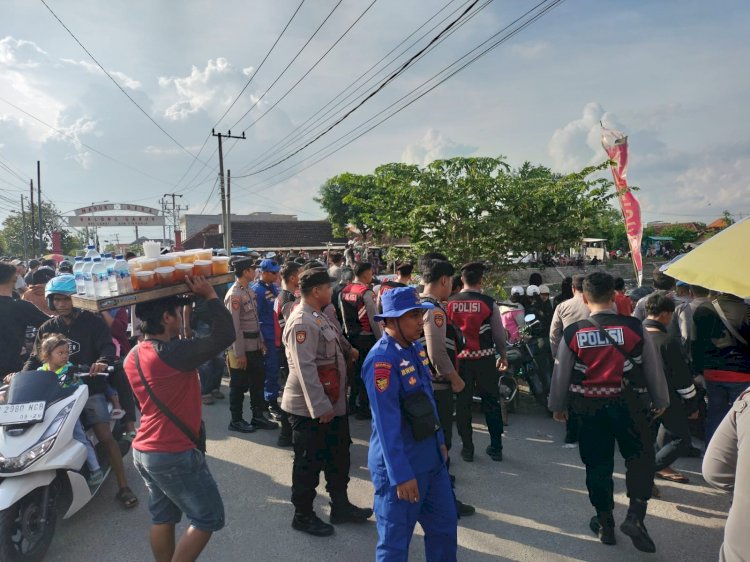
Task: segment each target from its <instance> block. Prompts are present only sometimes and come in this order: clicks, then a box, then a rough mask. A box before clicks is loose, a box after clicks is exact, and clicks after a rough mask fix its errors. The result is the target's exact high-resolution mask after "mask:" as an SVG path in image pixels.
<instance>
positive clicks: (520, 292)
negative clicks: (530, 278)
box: [510, 285, 523, 296]
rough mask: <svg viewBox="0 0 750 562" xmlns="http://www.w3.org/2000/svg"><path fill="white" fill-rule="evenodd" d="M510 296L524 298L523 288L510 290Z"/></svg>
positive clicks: (516, 287)
mask: <svg viewBox="0 0 750 562" xmlns="http://www.w3.org/2000/svg"><path fill="white" fill-rule="evenodd" d="M510 294H511V295H519V296H523V287H521V286H520V285H516V286H515V287H512V288H511V290H510Z"/></svg>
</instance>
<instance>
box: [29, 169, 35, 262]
mask: <svg viewBox="0 0 750 562" xmlns="http://www.w3.org/2000/svg"><path fill="white" fill-rule="evenodd" d="M29 197H30V199H29V201H30V202H31V204H30V210H31V229H30V230H31V252H30V253H29V257H32V258H33V257H34V256H35V255H36V250H35V249H34V248H35V246H36V238H35V236H34V180H29Z"/></svg>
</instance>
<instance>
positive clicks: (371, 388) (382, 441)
mask: <svg viewBox="0 0 750 562" xmlns="http://www.w3.org/2000/svg"><path fill="white" fill-rule="evenodd" d="M428 365H429V360H428V358H427V353H426V352H425V350H424V348H423V347H422V345H421V344H419V343H417V342H415V343H413V344H411V345H410V346H409V347H407V348H404V347H401V345H399V343H398V342H397V341H396V340H395V339H393V338H392V337H391V336H389V335H388V334H387V333H383V337H381V338H380V340H378V342H377V343H376V344H375V346H374V347H373V348H372V349H371V350H370V353H368V354H367V358H366V359H365V362H364V364H363V366H362V379H363V380H364V383H365V387H366V388H367V395H368V396H369V397H370V408H371V409H372V435H371V437H370V451H369V455H368V468H369V469H370V474H371V475H372V481H373V485H374V486H375V489H376V490H377V489H378V488H380V487H381V486H382V485H384V484H385V483H386V482H387V483H388V484H389V485H390V486H396V485H398V484H402V483H404V482H407V481H409V480H411V479H413V478H415V477H416V476H417V475H418V474H422V473H425V472H431V471H433V470H436V469H438V468H440V467H441V466H442V464H443V462H444V460H443V455H442V453H441V452H440V445H442V444H443V443H444V442H445V440H444V437H443V432H442V430H439V431H438V432H436V433H435V435H434V436H432V437H428V438H426V439H422V440H421V441H417V440H415V439H414V437H413V435H412V431H411V427H410V426H409V424H408V422H407V421H406V418H405V417H404V415H403V412H402V411H401V399H402V398H403V397H405V396H408V395H409V394H410V393H414V392H420V391H421V392H424V393H425V394H427V396H428V397H429V398H430V402H432V407H433V410H434V411H435V419H438V415H437V407H436V406H435V399H434V397H433V394H432V383H431V378H430V371H429V367H428Z"/></svg>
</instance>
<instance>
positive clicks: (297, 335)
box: [294, 330, 307, 343]
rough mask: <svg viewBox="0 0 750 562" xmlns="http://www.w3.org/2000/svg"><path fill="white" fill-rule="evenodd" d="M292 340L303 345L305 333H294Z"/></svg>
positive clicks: (301, 331)
mask: <svg viewBox="0 0 750 562" xmlns="http://www.w3.org/2000/svg"><path fill="white" fill-rule="evenodd" d="M294 338H295V339H296V340H297V343H305V340H306V339H307V332H305V331H304V330H300V331H298V332H295V333H294Z"/></svg>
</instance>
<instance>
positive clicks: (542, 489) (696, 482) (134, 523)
mask: <svg viewBox="0 0 750 562" xmlns="http://www.w3.org/2000/svg"><path fill="white" fill-rule="evenodd" d="M223 390H224V391H225V392H226V391H227V388H226V386H225V387H224V388H223ZM529 407H530V408H531V410H529V411H526V412H525V413H521V414H513V415H511V418H510V424H509V426H508V427H507V428H506V434H505V441H504V444H505V448H504V456H505V460H504V461H503V462H501V463H497V462H493V461H491V460H490V459H489V458H488V457H487V456H486V455H484V453H483V451H484V448H485V446H486V445H487V444H488V441H489V438H488V435H487V433H486V428H485V426H484V421H483V417H482V416H481V414H480V413H475V415H474V428H475V432H476V434H477V435H476V437H475V444H476V449H477V455H476V458H475V461H474V462H473V463H466V462H463V461H462V460H461V459H460V457H459V456H458V455H457V454H454V455H453V456H454V457H455V458H454V459H453V464H452V469H453V473H454V474H455V475H456V479H457V480H456V492H457V496H458V497H459V499H461V500H462V501H464V502H466V503H471V504H473V505H474V506H476V508H477V513H476V514H475V515H474V516H472V517H467V518H464V519H462V520H460V521H459V529H458V543H459V550H458V558H459V560H466V561H476V562H482V561H490V560H492V561H506V560H508V561H534V562H539V561H577V560H586V561H610V560H617V561H623V562H628V561H635V560H654V561H657V560H659V561H661V560H663V561H669V562H675V561H700V562H708V561H712V560H717V559H718V551H719V546H720V544H721V540H722V533H723V526H724V522H725V519H726V513H727V510H728V509H729V504H730V498H729V497H728V496H727V495H726V494H724V493H721V492H719V491H717V490H714V489H712V488H710V487H709V486H708V485H707V484H706V483H705V482H704V480H703V478H702V477H701V475H700V460H699V459H681V460H680V461H678V462H677V463H676V464H675V468H677V469H679V470H680V471H682V472H683V473H684V474H686V475H688V476H689V477H690V480H691V482H690V484H688V485H678V484H672V483H666V482H659V486H660V488H661V490H662V499H660V500H653V501H651V502H650V503H649V513H648V517H647V519H646V525H647V527H648V529H649V531H650V533H651V535H652V537H653V538H654V540H655V542H656V545H657V552H656V554H644V553H641V552H638V551H637V550H635V548H634V547H633V546H632V544H631V542H630V540H629V539H628V538H627V537H626V536H624V535H623V534H622V533H620V532H619V530H618V534H617V540H618V544H617V546H614V547H610V546H604V545H602V544H601V543H600V542H599V541H598V539H596V538H595V537H594V536H593V535H592V534H591V533H590V531H589V530H588V521H589V519H590V517H591V515H592V514H593V512H592V508H591V506H590V504H589V501H588V496H587V494H586V487H585V482H584V475H585V472H584V469H583V466H582V464H581V461H580V458H579V455H578V450H577V449H563V448H562V446H561V445H562V438H563V434H564V428H563V427H562V426H561V425H560V424H557V423H555V422H554V421H552V420H551V419H549V418H548V417H547V416H545V415H544V413H543V412H542V411H540V410H536V409H535V407H534V406H529ZM204 419H205V420H206V424H207V428H208V436H209V441H208V456H209V459H208V463H209V466H210V469H211V471H212V473H213V474H214V477H215V478H216V480H217V482H218V484H219V488H220V490H221V492H222V496H223V498H224V504H225V509H226V527H225V528H224V529H223V530H222V531H220V532H218V533H216V534H215V535H214V536H213V538H212V540H211V542H210V543H209V545H208V547H207V548H206V550H205V551H204V554H203V556H202V558H201V560H207V561H221V562H231V561H255V560H259V561H260V560H262V561H274V560H283V561H296V560H299V561H303V560H304V561H310V560H314V561H317V560H337V561H340V562H348V561H358V562H359V561H365V560H372V559H373V558H374V549H375V543H376V541H377V532H376V528H375V523H374V522H369V523H366V524H362V525H342V526H338V527H337V528H336V533H335V534H334V535H333V536H332V537H329V538H314V537H310V536H307V535H305V534H302V533H300V532H298V531H295V530H293V529H292V528H291V526H290V524H291V518H292V506H291V503H290V485H291V463H292V455H291V451H290V450H289V449H280V448H278V447H276V446H275V442H276V437H277V434H278V432H277V431H262V432H256V433H254V434H250V435H246V436H245V435H241V434H237V433H230V432H228V431H227V423H228V420H229V411H228V404H227V400H222V401H217V402H216V404H215V405H212V406H205V407H204ZM351 425H352V439H353V441H354V444H353V446H352V449H351V455H352V469H351V483H350V487H349V490H350V498H351V500H352V501H353V502H354V503H356V504H357V505H360V506H366V505H369V506H371V505H372V485H371V484H370V480H369V474H368V472H367V444H368V439H369V433H370V424H369V422H366V421H356V420H353V419H352V424H351ZM459 443H460V442H459ZM456 453H457V451H456ZM126 467H127V474H128V478H129V480H130V484H131V487H132V489H133V491H134V492H135V493H136V495H137V496H138V497H139V498H140V503H139V505H138V506H137V507H136V508H134V509H131V510H125V509H123V508H121V507H120V506H119V504H118V503H116V502H115V500H114V494H115V483H114V479H113V478H112V477H110V478H109V480H108V481H107V482H106V483H105V485H104V486H102V488H101V489H100V490H99V493H98V495H97V497H96V498H94V500H93V501H92V502H91V503H90V504H89V505H87V506H86V507H84V508H83V510H81V511H80V512H79V513H78V514H76V515H75V516H73V517H72V518H71V519H68V520H65V521H59V522H58V529H57V533H56V536H55V539H54V541H53V543H52V547H51V550H50V553H49V555H48V557H47V559H48V560H52V561H66V562H67V561H77V562H87V561H91V562H94V561H96V562H99V561H102V560H114V561H117V562H130V561H134V562H146V561H148V560H151V559H152V558H151V552H150V549H149V545H148V538H147V536H148V528H149V522H150V518H149V514H148V509H147V495H146V491H145V488H144V485H143V482H142V481H141V479H140V477H139V475H138V474H137V473H136V471H135V469H134V467H133V464H132V458H131V456H130V455H128V456H127V457H126ZM318 491H319V494H320V495H319V496H318V498H317V499H316V510H317V512H318V514H319V515H320V516H321V517H323V518H324V519H327V516H328V498H327V496H326V494H325V490H324V485H323V484H321V486H320V487H319V489H318ZM615 492H616V497H615V500H616V503H617V507H616V510H615V518H616V520H617V521H618V525H619V523H620V522H621V521H622V520H623V518H624V516H625V512H626V511H627V498H626V497H625V479H624V466H623V463H622V461H621V459H619V458H618V461H617V464H616V468H615ZM184 527H185V523H184V522H183V523H182V525H181V526H180V527H178V532H181V531H182V530H183V529H184ZM424 559H425V557H424V546H423V540H422V534H421V530H420V529H419V526H417V531H416V533H415V536H414V540H413V541H412V544H411V551H410V560H417V561H419V560H424Z"/></svg>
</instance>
